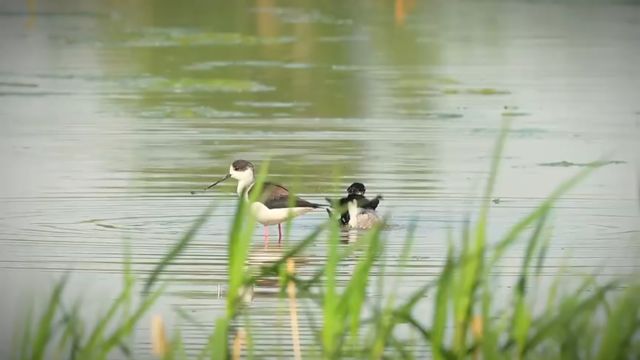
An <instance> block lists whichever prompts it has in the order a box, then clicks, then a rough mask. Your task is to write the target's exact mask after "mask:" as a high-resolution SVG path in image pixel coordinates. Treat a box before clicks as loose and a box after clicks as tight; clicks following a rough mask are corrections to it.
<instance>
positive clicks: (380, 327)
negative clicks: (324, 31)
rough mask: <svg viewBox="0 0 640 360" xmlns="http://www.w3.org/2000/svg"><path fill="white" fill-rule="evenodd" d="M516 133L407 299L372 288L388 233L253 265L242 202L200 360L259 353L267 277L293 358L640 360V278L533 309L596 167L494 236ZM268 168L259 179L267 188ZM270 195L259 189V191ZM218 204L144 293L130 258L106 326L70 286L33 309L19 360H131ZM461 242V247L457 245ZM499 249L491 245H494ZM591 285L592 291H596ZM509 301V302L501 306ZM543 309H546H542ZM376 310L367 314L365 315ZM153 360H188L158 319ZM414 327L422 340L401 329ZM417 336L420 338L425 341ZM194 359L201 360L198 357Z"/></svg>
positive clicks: (325, 233) (553, 295) (556, 296)
mask: <svg viewBox="0 0 640 360" xmlns="http://www.w3.org/2000/svg"><path fill="white" fill-rule="evenodd" d="M505 135H506V131H503V133H502V134H501V135H500V138H499V139H498V141H497V144H496V148H495V150H494V161H493V163H492V168H491V172H490V178H489V180H488V182H487V187H486V190H485V194H484V195H485V196H484V199H486V200H485V201H484V203H483V205H482V207H481V208H480V211H479V213H478V215H477V216H476V217H475V220H474V222H473V223H471V222H470V223H469V224H468V225H467V226H466V227H465V228H464V229H461V234H460V238H459V239H457V240H454V239H450V244H451V245H450V248H449V251H448V254H447V260H446V264H445V265H444V267H443V268H442V270H441V273H440V275H439V276H438V278H437V279H436V280H435V281H433V282H431V283H426V284H424V286H422V287H421V288H419V289H417V290H415V291H414V292H413V293H412V294H411V295H410V296H408V297H406V298H403V299H398V298H395V297H394V296H393V295H389V296H388V297H387V298H386V299H383V300H381V301H367V299H366V293H367V289H368V288H369V287H371V286H372V284H370V282H371V276H370V274H371V270H372V269H373V267H374V266H378V267H379V268H380V269H382V271H383V270H384V264H379V263H378V258H379V255H380V254H381V253H382V252H383V251H384V250H383V244H384V242H383V239H382V238H381V236H382V234H381V232H380V228H375V229H373V230H371V231H369V232H367V233H366V234H365V235H364V236H362V237H361V238H360V239H359V240H358V242H356V243H355V244H351V245H349V246H346V247H345V246H339V239H340V233H339V229H338V227H337V225H336V224H337V221H329V222H327V223H326V224H323V225H322V226H319V227H318V228H317V229H315V230H314V231H313V232H312V233H311V234H309V235H308V236H307V237H306V238H305V239H303V240H302V241H300V242H298V243H296V244H295V245H294V246H293V247H292V248H290V249H289V250H287V252H286V253H285V254H284V255H283V256H282V257H281V258H280V259H278V260H277V261H275V262H273V263H270V264H268V265H265V266H262V267H259V268H248V267H247V266H246V264H247V259H248V254H249V248H250V242H251V239H252V235H253V230H254V227H255V220H254V219H253V218H252V217H251V216H249V214H248V209H247V206H246V204H245V203H244V202H239V203H238V207H237V210H236V214H235V217H234V220H233V227H232V231H231V233H230V237H229V243H228V255H229V264H228V284H227V298H226V309H225V312H224V314H222V315H221V316H220V317H219V318H218V319H216V320H215V326H214V329H213V332H212V333H211V334H210V335H209V337H208V340H207V343H206V345H205V346H203V347H202V348H201V349H188V350H189V351H190V354H191V353H193V352H194V350H195V351H197V352H198V355H197V356H196V357H197V358H199V359H204V358H210V359H227V358H237V357H239V356H240V353H241V352H242V351H243V350H244V352H243V354H244V355H246V356H248V357H252V355H253V354H255V352H254V349H253V348H252V341H251V326H250V324H248V325H247V324H246V322H245V325H244V326H232V324H240V323H242V319H241V317H242V315H243V313H244V312H245V308H244V307H243V304H244V302H243V297H244V296H245V295H246V291H248V289H250V288H251V287H252V286H253V285H254V284H255V283H256V282H257V281H259V280H260V279H263V278H267V277H269V278H273V277H278V278H279V279H280V285H281V289H282V292H281V294H282V295H281V296H282V297H283V298H286V299H287V301H288V304H289V307H290V320H291V321H290V325H291V329H292V331H291V340H292V344H293V347H292V349H291V353H290V354H286V356H287V357H289V356H293V357H295V358H302V357H305V358H309V357H322V358H331V359H334V358H341V357H356V358H374V359H379V358H383V357H393V358H396V357H397V358H408V359H411V358H416V357H418V355H417V353H416V351H417V350H416V349H417V348H419V347H420V345H421V346H422V347H423V348H429V349H431V353H432V356H433V358H434V359H461V358H473V359H478V358H484V359H523V358H529V359H538V358H547V359H565V358H580V359H626V358H638V357H640V283H639V282H638V281H637V280H628V279H618V280H615V281H611V282H608V283H598V282H596V281H595V280H594V279H592V278H585V279H584V282H583V283H582V284H579V286H578V287H577V290H576V291H575V292H573V293H572V294H560V293H561V292H560V291H558V290H557V288H558V286H560V284H559V282H556V283H555V284H554V285H553V286H552V288H551V290H550V291H549V295H548V298H547V299H546V304H545V306H544V308H543V310H542V311H534V305H535V301H536V300H539V299H536V298H535V297H534V296H532V294H533V293H535V292H534V291H533V284H535V283H536V278H537V277H538V276H539V269H540V268H541V266H542V265H543V263H544V259H545V253H546V249H547V246H548V242H549V238H550V235H549V234H550V232H549V230H548V227H547V221H548V219H549V216H550V211H551V209H552V208H553V206H554V204H555V203H556V201H557V200H558V199H559V198H560V197H561V196H562V195H564V194H565V193H566V192H567V191H568V190H570V189H571V188H572V187H573V186H575V185H576V184H577V183H578V182H579V181H580V180H581V179H583V178H584V177H586V176H587V175H588V173H589V172H590V171H592V170H593V169H594V168H595V167H588V168H585V169H584V170H583V171H582V172H580V173H578V174H577V175H575V176H574V177H572V178H571V179H569V180H567V181H566V182H565V183H563V184H561V185H560V186H559V187H558V188H557V189H556V190H555V191H554V192H553V193H551V194H550V195H549V196H548V197H547V198H546V199H545V200H544V201H543V202H542V203H541V204H539V205H538V207H537V208H535V209H534V210H533V211H532V212H531V213H530V214H528V215H527V216H525V217H524V218H522V219H520V220H519V221H517V222H516V223H515V224H514V225H513V226H512V227H511V228H510V230H509V231H508V232H507V234H506V235H505V236H504V237H503V238H501V239H493V241H491V242H489V241H487V235H486V234H487V227H488V218H489V208H490V202H489V199H491V195H492V192H493V185H494V183H495V179H496V177H497V176H498V165H499V162H498V159H499V158H500V155H501V154H502V151H503V145H504V141H505ZM266 168H267V167H266V166H263V167H262V170H263V172H261V174H259V177H258V179H259V181H258V185H256V186H261V184H262V180H263V179H264V176H265V174H266ZM255 193H259V191H257V192H255ZM210 212H211V209H208V210H207V211H206V212H205V213H204V214H203V215H202V216H201V217H200V218H199V219H198V220H197V221H196V222H195V223H194V224H193V226H192V227H191V228H190V229H189V230H188V231H187V232H186V233H185V235H184V236H183V237H182V238H181V239H180V240H179V241H178V242H177V243H176V245H175V246H174V247H173V248H172V249H171V250H170V251H169V252H168V253H167V254H166V255H165V257H164V258H163V259H162V260H161V261H160V262H159V263H158V264H157V266H156V267H155V269H154V270H153V271H152V273H151V274H150V276H149V277H148V278H147V279H146V281H145V282H144V285H143V286H142V288H143V292H142V295H141V296H138V294H137V292H136V291H135V290H134V289H137V287H136V284H135V280H134V277H133V274H132V272H131V270H130V268H129V258H128V257H127V258H126V259H125V269H124V272H123V273H124V279H123V283H124V286H123V289H122V291H121V292H120V294H118V296H117V297H116V298H115V300H114V301H113V302H112V303H111V304H110V306H109V307H108V308H107V310H106V311H105V312H104V313H103V314H101V315H100V316H98V320H97V321H91V322H88V321H87V320H85V318H83V316H82V314H81V311H80V310H81V309H80V305H79V303H77V304H74V305H71V306H70V307H69V306H68V305H67V304H65V303H64V302H63V301H62V300H61V299H62V295H63V293H64V289H65V280H61V281H60V282H59V283H58V284H56V286H55V287H54V289H53V291H52V292H51V294H50V296H49V299H48V302H47V303H46V304H44V306H43V307H41V308H38V309H36V310H34V312H33V313H29V316H27V319H26V321H25V323H24V324H22V325H21V326H19V328H21V329H22V330H20V331H17V338H18V344H17V346H16V349H15V356H14V357H15V358H18V359H44V358H68V359H107V358H110V357H113V356H118V354H120V355H119V356H122V354H124V355H125V356H128V357H130V356H131V354H132V350H131V348H130V346H131V335H132V334H133V333H134V331H135V329H136V327H137V326H138V325H139V323H140V321H141V319H142V318H143V316H144V315H145V313H146V312H147V311H148V310H149V309H150V308H151V306H152V305H153V304H154V303H155V302H156V300H157V299H158V297H160V296H162V293H163V289H164V287H165V286H166V284H165V282H164V281H162V280H161V279H162V276H161V275H162V273H163V272H164V271H165V270H166V268H167V266H170V265H171V263H172V262H173V260H174V259H175V258H176V256H178V255H179V254H180V253H181V251H182V250H183V249H184V248H185V247H187V246H188V245H189V243H190V242H191V241H192V240H193V238H194V237H195V234H196V233H197V231H198V229H199V228H200V227H201V226H202V224H203V223H204V222H205V221H206V219H207V217H208V215H209V214H210ZM413 239H414V235H413V231H412V230H411V229H410V231H409V232H408V235H407V239H406V243H405V247H404V249H403V259H406V258H407V257H408V254H409V253H410V251H411V244H412V242H413ZM314 241H328V247H327V255H326V263H325V265H324V267H323V268H322V269H319V270H318V271H317V272H316V273H314V274H313V275H312V276H310V277H305V278H301V277H298V276H297V275H296V273H295V268H294V266H293V261H292V259H293V258H294V257H295V256H297V255H298V254H300V253H301V252H302V251H303V250H304V249H305V248H306V247H308V246H309V245H310V244H311V243H313V242H314ZM516 243H519V244H523V243H524V244H525V245H526V246H525V251H524V253H523V254H522V260H521V261H522V263H521V266H520V273H519V275H518V280H517V282H516V284H514V286H513V292H512V294H511V295H510V298H508V299H504V298H500V299H496V297H495V296H494V290H495V288H496V284H495V281H496V279H494V278H493V277H492V276H491V271H492V269H495V267H496V266H497V265H498V264H499V263H500V261H501V259H502V258H503V256H504V254H505V253H506V251H507V250H508V249H510V248H511V247H512V246H513V245H514V244H516ZM454 244H455V245H456V246H454ZM488 244H492V245H488ZM349 256H352V257H353V256H356V257H357V263H356V266H355V269H354V271H353V274H352V276H351V277H350V278H349V280H348V281H347V282H346V283H345V284H339V283H338V281H337V271H338V269H339V267H340V266H341V263H342V262H343V261H344V260H345V259H346V258H347V257H349ZM399 266H402V264H399ZM586 290H589V291H586ZM300 297H304V298H310V299H312V300H313V301H314V302H315V303H316V304H317V306H318V308H319V309H321V313H322V321H321V322H320V323H319V324H317V328H315V329H314V331H315V333H316V338H315V339H316V341H315V343H313V344H310V345H305V347H302V346H301V345H300V341H299V338H298V337H299V334H298V333H297V331H298V330H297V329H298V326H299V324H298V321H299V320H298V314H297V305H296V301H297V298H300ZM425 303H426V304H427V306H430V307H432V309H433V311H432V314H433V317H432V318H430V319H426V318H424V316H422V315H421V314H418V313H417V312H416V311H415V309H416V307H417V306H419V305H422V304H425ZM498 304H507V306H498ZM538 308H539V306H538ZM365 314H367V315H365ZM154 324H155V325H154V329H153V331H154V336H153V345H154V353H155V354H156V355H157V356H158V357H159V358H163V359H186V358H187V355H186V350H187V349H184V347H183V346H182V339H181V336H180V334H179V333H176V334H175V335H174V337H173V338H172V339H168V338H166V335H165V331H164V329H163V328H162V325H161V322H158V321H154ZM400 326H402V327H404V328H406V327H407V326H408V327H409V329H410V331H411V333H412V334H414V335H415V338H414V339H411V340H407V339H406V338H402V337H400V336H399V335H398V333H400V332H399V331H396V330H397V329H398V328H399V327H400ZM416 338H417V340H416ZM189 358H192V357H189Z"/></svg>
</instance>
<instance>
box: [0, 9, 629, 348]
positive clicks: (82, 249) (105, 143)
mask: <svg viewBox="0 0 640 360" xmlns="http://www.w3.org/2000/svg"><path fill="white" fill-rule="evenodd" d="M638 39H640V6H638V5H637V4H625V3H619V4H618V3H616V4H595V3H582V2H576V1H571V2H568V3H566V4H561V3H542V4H536V3H531V2H502V1H501V2H489V1H486V2H485V1H481V2H473V3H472V2H463V1H431V2H421V1H411V0H406V1H402V0H397V1H391V0H390V1H368V2H362V3H359V2H350V1H348V2H343V1H332V2H331V1H330V2H327V1H324V2H316V1H295V2H294V1H275V0H256V1H219V2H199V1H181V2H175V1H168V0H163V1H155V2H151V1H136V2H123V1H109V2H97V1H96V2H83V1H56V2H54V3H52V4H50V3H41V2H36V1H33V2H30V1H26V2H18V1H9V2H3V3H2V4H0V54H1V55H0V169H2V176H1V177H0V286H1V287H2V288H3V289H4V293H3V296H2V298H1V300H0V319H1V320H0V322H1V323H2V324H3V325H2V329H1V332H0V336H1V339H0V357H2V358H4V357H6V354H8V353H9V351H10V348H11V343H12V342H11V339H12V334H13V326H12V324H14V323H15V322H16V321H18V319H20V318H21V316H22V314H23V312H24V310H25V308H26V306H25V304H26V303H27V302H29V301H32V302H35V303H42V302H43V301H44V295H45V294H47V292H48V291H49V289H50V288H51V285H52V283H53V281H54V280H56V279H59V278H61V277H62V276H63V275H64V274H65V273H68V272H71V274H72V277H71V283H70V289H69V290H70V295H69V296H70V300H73V299H74V298H77V297H82V298H83V299H84V300H83V303H87V304H90V305H89V306H93V305H94V306H95V307H96V309H103V308H104V306H105V305H104V304H105V303H106V302H107V300H108V299H110V298H112V297H113V296H115V294H116V292H117V291H118V289H119V288H120V286H121V269H122V261H123V260H122V259H123V257H122V254H123V249H124V247H125V246H124V244H125V242H128V243H129V246H130V249H131V253H132V258H133V262H134V264H133V265H134V270H135V271H136V272H137V273H138V274H139V278H144V276H145V274H146V273H147V272H148V271H149V269H151V267H152V266H153V265H154V263H155V262H156V261H157V260H158V259H159V258H160V257H161V256H162V255H163V254H164V253H165V252H166V251H167V249H168V248H169V247H170V246H171V245H172V244H173V243H174V242H175V241H176V240H177V239H178V238H179V236H180V234H181V233H182V232H183V231H184V230H185V229H186V228H187V227H188V226H189V225H190V224H191V223H192V222H193V221H194V219H195V218H196V217H197V216H198V214H200V213H201V212H202V211H203V210H204V209H205V208H206V206H207V205H209V204H211V203H214V204H215V206H216V209H215V212H214V214H213V216H212V217H211V219H210V221H208V223H207V224H206V225H205V227H204V228H203V229H202V231H201V232H200V234H199V236H198V238H197V239H196V241H195V242H194V244H193V245H192V246H190V247H189V248H188V249H187V251H186V252H185V254H184V255H183V256H181V257H180V259H179V260H178V261H177V263H176V264H175V265H174V266H172V267H171V268H170V270H169V272H168V273H167V274H166V276H167V277H169V278H171V279H174V280H175V281H174V282H172V285H171V286H170V287H169V289H168V294H167V296H166V297H165V298H164V299H163V303H162V304H161V305H160V306H159V307H158V308H157V309H154V310H153V311H152V313H158V312H160V313H164V314H165V316H166V317H167V319H168V321H169V325H170V326H171V327H181V328H182V330H183V335H184V336H185V342H186V344H187V346H193V345H194V344H199V343H202V342H204V341H205V336H206V332H205V331H202V330H201V329H198V328H197V327H194V326H192V325H188V324H184V323H181V322H180V321H178V319H175V318H173V317H172V315H171V314H172V311H171V308H173V307H180V308H182V309H184V310H186V311H189V312H190V313H191V315H192V316H194V317H195V318H197V319H199V321H201V322H202V323H204V324H206V326H211V325H212V324H213V319H215V317H216V316H217V315H218V314H220V313H221V311H222V309H224V305H225V303H224V299H223V298H221V297H220V293H222V294H223V293H224V283H225V281H226V266H227V259H226V241H227V238H228V231H229V228H230V222H231V218H232V215H233V211H234V207H235V201H236V198H235V187H234V186H232V185H230V184H226V185H223V186H221V187H218V188H217V189H215V190H214V191H211V192H209V193H206V194H199V195H195V196H194V195H191V194H190V191H191V190H197V189H201V188H203V187H204V186H206V185H208V184H209V183H210V182H211V181H213V180H215V179H216V178H217V177H219V176H221V175H224V174H225V173H226V171H227V169H228V165H229V164H230V163H231V162H232V161H233V160H235V159H239V158H243V159H247V160H251V161H253V162H254V163H256V164H257V165H258V166H260V164H264V163H265V162H266V161H267V160H270V166H269V169H270V171H269V173H270V176H269V179H270V180H273V181H278V182H282V183H284V184H287V185H289V186H290V187H291V188H292V189H294V190H295V191H296V192H297V193H299V194H301V195H302V196H303V197H305V198H306V199H308V200H311V201H316V202H321V201H323V199H324V197H325V196H336V197H337V196H339V195H341V194H342V192H343V189H345V188H346V187H347V186H348V185H349V184H350V183H351V182H353V181H361V182H364V183H365V184H366V185H367V188H368V194H371V195H372V196H373V195H375V194H383V195H384V200H383V202H382V204H381V206H380V208H379V209H380V210H381V212H382V213H383V214H388V215H390V222H391V225H390V226H389V228H388V229H387V230H385V234H384V236H385V243H386V249H387V251H386V253H385V255H384V257H383V259H382V260H383V261H384V262H385V263H386V265H387V271H386V272H385V274H384V277H385V280H386V281H385V282H387V283H393V282H396V281H397V279H398V278H399V276H400V275H403V277H402V281H401V282H400V289H399V291H398V293H399V294H400V296H402V295H403V294H407V293H409V292H411V291H412V290H414V289H416V288H417V287H418V286H420V285H422V284H424V283H425V282H426V281H429V280H430V279H433V277H434V276H435V275H437V274H438V271H439V268H440V266H441V265H442V264H443V261H444V258H445V255H446V254H445V252H446V248H447V232H448V231H449V230H454V233H456V231H458V230H460V228H461V227H462V224H463V220H464V219H465V218H466V217H467V216H468V215H469V214H474V213H476V210H477V209H478V204H479V202H480V201H481V196H480V195H481V194H482V188H483V186H484V183H485V180H486V177H487V173H488V169H489V162H490V158H491V149H492V146H493V144H494V142H495V140H496V137H497V134H498V133H499V131H500V128H501V126H502V123H503V121H504V120H505V119H510V120H511V132H510V135H509V138H508V142H507V146H506V153H505V154H504V159H503V162H502V166H501V172H500V176H499V179H498V184H497V188H496V191H495V195H494V197H495V198H496V201H495V203H492V208H491V223H490V230H489V231H490V236H491V239H492V240H495V239H497V238H498V237H499V236H500V235H501V234H503V233H504V232H505V230H506V229H507V228H508V226H509V225H510V224H513V223H515V222H516V221H517V220H518V219H519V218H520V217H521V216H522V215H524V214H526V213H527V212H529V211H530V210H531V209H532V208H533V207H534V206H536V204H538V203H539V202H540V201H541V200H542V199H543V198H544V197H545V196H546V195H547V194H549V193H550V192H551V191H552V190H553V188H554V187H555V186H556V185H558V184H559V183H560V182H561V181H562V180H563V179H567V178H568V177H570V176H571V175H573V174H575V173H576V172H577V171H579V170H580V169H582V166H583V165H584V164H585V163H588V162H590V161H594V160H607V161H611V163H610V164H609V165H607V166H604V167H602V168H601V169H599V170H597V171H596V172H595V173H594V174H593V175H592V176H590V177H589V178H588V179H587V180H585V181H584V182H583V183H581V185H580V186H578V187H577V188H575V190H574V191H572V192H571V193H570V194H569V195H568V196H567V197H566V198H565V199H564V200H563V201H562V202H561V203H560V204H559V205H558V207H557V209H556V210H555V212H554V215H555V216H554V219H553V239H552V242H551V244H550V249H549V252H548V254H547V256H548V261H547V266H546V267H544V269H543V274H544V275H545V276H548V277H549V278H551V276H554V275H556V274H559V273H561V274H562V275H563V276H566V277H567V281H572V279H573V278H575V279H579V278H580V276H581V275H582V274H591V273H598V274H600V276H602V277H603V278H607V277H610V276H616V275H626V274H632V273H634V272H635V271H637V270H638V266H639V265H640V264H639V261H638V256H639V255H640V236H639V234H640V221H639V219H640V218H639V216H640V215H639V201H638V197H639V188H640V186H639V179H638V178H639V176H640V155H639V154H640V143H639V141H640V140H639V139H640V102H638V99H640V67H638V63H639V61H640V45H639V43H638ZM229 183H230V182H229ZM325 219H326V214H325V213H324V212H322V211H318V212H314V213H311V214H308V215H305V216H303V217H300V218H298V219H296V220H295V221H294V223H293V226H292V229H291V234H290V239H289V240H288V241H289V242H293V243H295V242H296V241H299V240H300V239H302V238H303V237H304V236H305V234H307V233H309V232H310V231H311V230H312V229H314V228H315V227H316V226H317V225H318V224H321V223H322V222H323V221H325ZM413 220H416V221H417V231H416V235H417V238H416V241H415V245H414V250H413V252H412V257H411V259H410V260H409V264H408V265H409V266H408V267H405V268H402V269H400V268H394V265H395V264H397V262H398V253H399V250H400V249H401V247H402V245H403V243H404V239H405V234H406V232H407V229H408V227H409V224H410V223H411V222H412V221H413ZM257 230H258V231H256V234H255V239H254V243H253V248H252V253H251V259H252V261H254V262H256V263H259V262H260V261H264V260H265V259H269V258H274V257H276V256H278V254H279V252H281V251H282V250H281V249H280V248H278V247H273V246H272V247H270V248H269V249H264V248H263V246H262V231H261V230H260V229H257ZM275 231H276V229H275V227H272V229H271V235H272V242H275V241H276V239H277V233H276V232H275ZM325 245H326V244H325V243H318V244H315V245H314V246H312V247H311V249H309V251H307V252H306V253H305V261H306V262H305V264H304V265H302V267H301V269H300V271H303V272H304V271H312V269H314V267H317V266H318V265H321V264H322V263H323V259H324V256H325ZM522 250H523V249H522V246H520V247H517V248H516V249H514V251H513V252H512V253H509V255H508V258H507V261H505V262H504V263H503V265H502V266H501V267H500V268H499V270H500V271H499V273H497V274H496V275H497V276H500V277H501V278H503V279H504V282H503V283H504V286H502V287H501V288H499V289H497V291H510V287H509V286H510V284H512V281H511V280H512V278H513V276H514V275H515V274H517V273H518V271H519V268H518V266H519V264H520V254H521V253H522ZM352 267H353V263H352V262H349V261H347V263H346V264H345V265H344V268H343V269H342V272H341V277H342V278H343V279H347V278H348V277H349V274H350V271H351V270H352ZM371 296H374V297H375V296H381V294H380V293H379V292H377V291H376V289H375V288H372V289H371ZM26 300H28V301H26ZM286 311H287V310H286V303H285V302H284V301H282V300H281V299H279V298H278V296H277V287H276V286H269V285H264V286H262V287H260V288H258V289H256V292H255V293H254V298H253V301H252V303H251V305H250V310H249V312H250V314H251V319H252V323H253V325H254V326H255V327H256V330H255V333H254V334H253V335H254V337H255V339H254V340H255V342H256V346H258V347H259V348H260V349H261V355H262V356H265V357H270V356H277V355H278V354H284V353H286V351H288V349H290V347H289V344H288V337H287V336H288V331H289V330H288V328H287V326H286V324H287V321H288V320H287V315H286ZM427 316H430V315H429V314H425V317H427ZM146 324H147V323H146V322H145V323H144V325H145V326H146ZM302 331H303V340H304V341H311V332H310V330H309V329H308V328H303V329H302ZM136 344H137V345H138V346H137V349H136V352H137V354H138V355H139V356H140V357H141V358H146V357H149V356H150V355H149V341H148V330H147V329H146V328H145V327H144V326H143V327H142V328H141V329H140V330H139V334H136Z"/></svg>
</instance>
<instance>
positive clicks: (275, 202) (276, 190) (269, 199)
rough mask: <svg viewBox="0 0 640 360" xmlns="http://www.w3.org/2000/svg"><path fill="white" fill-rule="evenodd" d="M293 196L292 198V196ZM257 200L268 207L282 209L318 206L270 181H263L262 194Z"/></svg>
mask: <svg viewBox="0 0 640 360" xmlns="http://www.w3.org/2000/svg"><path fill="white" fill-rule="evenodd" d="M292 197H293V198H292ZM258 201H260V202H261V203H263V204H264V205H265V206H266V207H267V208H269V209H283V208H288V207H290V206H291V207H310V208H317V207H320V205H319V204H314V203H311V202H308V201H307V200H304V199H301V198H299V197H297V196H293V195H291V194H289V190H287V189H286V188H285V187H284V186H281V185H278V184H274V183H271V182H265V183H264V184H263V186H262V196H260V197H259V198H258Z"/></svg>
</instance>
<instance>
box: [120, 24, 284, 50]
mask: <svg viewBox="0 0 640 360" xmlns="http://www.w3.org/2000/svg"><path fill="white" fill-rule="evenodd" d="M293 41H295V38H293V37H291V36H281V37H257V36H250V35H244V34H240V33H226V32H207V31H198V30H195V29H185V28H150V29H144V30H142V31H136V32H130V33H129V34H128V36H127V39H125V40H124V42H123V43H124V46H128V47H168V46H207V45H269V44H286V43H291V42H293Z"/></svg>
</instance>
